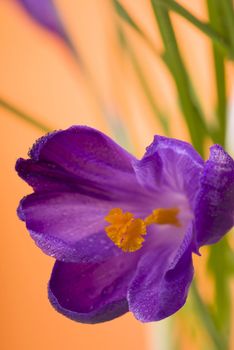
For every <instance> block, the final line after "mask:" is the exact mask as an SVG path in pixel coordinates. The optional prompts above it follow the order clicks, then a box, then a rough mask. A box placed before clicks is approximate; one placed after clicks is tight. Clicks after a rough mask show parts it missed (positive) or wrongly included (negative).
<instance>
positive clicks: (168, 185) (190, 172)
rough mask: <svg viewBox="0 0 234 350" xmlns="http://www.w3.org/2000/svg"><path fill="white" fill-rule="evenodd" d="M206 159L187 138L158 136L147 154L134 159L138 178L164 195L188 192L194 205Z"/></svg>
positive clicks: (149, 187) (188, 196)
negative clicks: (184, 140) (183, 139)
mask: <svg viewBox="0 0 234 350" xmlns="http://www.w3.org/2000/svg"><path fill="white" fill-rule="evenodd" d="M203 167H204V162H203V160H202V158H201V157H200V155H199V154H198V153H197V152H196V151H195V150H194V148H193V147H192V146H191V145H190V144H188V143H187V142H183V141H179V140H176V139H171V138H167V137H163V136H155V138H154V141H153V143H152V144H151V145H150V146H149V147H148V148H147V150H146V153H145V155H144V157H143V158H142V159H141V160H140V161H135V162H134V169H135V171H136V175H137V178H138V181H139V182H140V183H141V184H142V185H143V186H144V187H146V188H148V189H151V191H155V192H156V193H159V195H160V196H161V197H163V195H164V194H166V193H168V196H169V197H171V198H172V197H173V196H175V195H176V194H185V195H186V197H187V198H188V200H189V202H190V205H191V207H193V205H194V199H195V195H196V191H197V190H198V188H199V180H200V177H201V174H202V171H203Z"/></svg>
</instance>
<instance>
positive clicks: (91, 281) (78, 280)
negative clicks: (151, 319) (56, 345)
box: [49, 254, 137, 323]
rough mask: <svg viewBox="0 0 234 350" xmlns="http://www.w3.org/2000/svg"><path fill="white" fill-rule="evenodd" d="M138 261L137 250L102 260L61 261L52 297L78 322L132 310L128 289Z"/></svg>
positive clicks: (53, 278) (52, 282)
mask: <svg viewBox="0 0 234 350" xmlns="http://www.w3.org/2000/svg"><path fill="white" fill-rule="evenodd" d="M136 261H137V255H136V254H122V255H121V256H119V257H118V258H112V259H111V260H106V261H105V262H103V263H101V264H100V263H99V264H92V263H89V264H74V263H64V262H58V261H57V262H56V263H55V266H54V269H53V272H52V276H51V279H50V283H49V299H50V301H51V303H52V304H53V306H54V307H55V308H56V309H57V310H58V311H59V312H61V313H62V314H64V315H65V316H67V317H69V318H71V319H73V320H76V321H78V322H84V323H98V322H104V321H109V320H111V319H113V318H115V317H118V316H120V315H122V314H124V313H125V312H127V311H128V303H127V301H126V292H127V287H128V284H129V280H130V279H131V277H132V273H133V271H134V268H135V265H136Z"/></svg>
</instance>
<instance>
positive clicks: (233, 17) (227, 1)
mask: <svg viewBox="0 0 234 350" xmlns="http://www.w3.org/2000/svg"><path fill="white" fill-rule="evenodd" d="M220 6H222V9H223V17H224V18H225V24H226V28H227V31H228V35H229V41H230V45H231V52H232V56H231V57H232V59H233V58H234V8H233V2H232V0H222V1H220Z"/></svg>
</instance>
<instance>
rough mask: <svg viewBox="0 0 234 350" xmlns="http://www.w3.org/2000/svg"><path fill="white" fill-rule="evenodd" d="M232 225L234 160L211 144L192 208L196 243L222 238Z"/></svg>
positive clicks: (215, 240) (233, 218)
mask: <svg viewBox="0 0 234 350" xmlns="http://www.w3.org/2000/svg"><path fill="white" fill-rule="evenodd" d="M233 224H234V161H233V159H232V158H231V157H230V156H229V155H228V154H227V153H226V152H225V151H224V150H223V148H222V147H221V146H218V145H214V146H212V147H211V150H210V158H209V159H208V161H207V162H206V163H205V168H204V172H203V176H202V178H201V188H200V191H199V192H198V196H197V202H196V209H195V230H196V235H197V241H198V246H201V245H204V244H212V243H215V242H217V241H218V240H220V239H221V238H222V236H223V235H224V234H225V233H227V231H228V230H230V229H231V228H232V226H233Z"/></svg>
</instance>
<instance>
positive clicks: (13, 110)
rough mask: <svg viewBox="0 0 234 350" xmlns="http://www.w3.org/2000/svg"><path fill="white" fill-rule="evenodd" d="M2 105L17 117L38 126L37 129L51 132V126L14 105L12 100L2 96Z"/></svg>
mask: <svg viewBox="0 0 234 350" xmlns="http://www.w3.org/2000/svg"><path fill="white" fill-rule="evenodd" d="M0 107H3V108H4V109H6V110H8V111H9V112H11V113H12V114H13V115H15V116H16V117H18V118H20V119H22V120H24V121H26V122H27V123H29V124H31V125H32V126H34V127H36V128H37V129H39V130H41V131H43V132H49V131H51V128H50V127H49V126H47V125H45V124H44V123H42V122H40V121H38V120H37V119H36V118H34V117H32V116H30V115H29V114H28V113H25V112H24V111H22V110H21V109H19V108H18V107H16V106H14V105H12V104H11V103H10V102H8V101H6V100H5V99H3V98H1V97H0Z"/></svg>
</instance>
